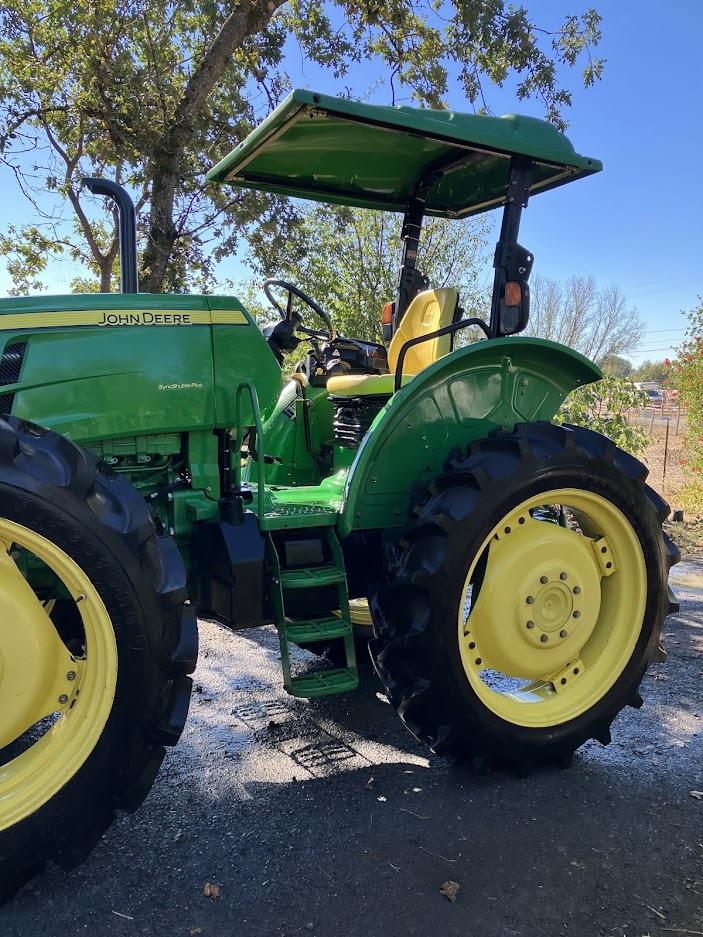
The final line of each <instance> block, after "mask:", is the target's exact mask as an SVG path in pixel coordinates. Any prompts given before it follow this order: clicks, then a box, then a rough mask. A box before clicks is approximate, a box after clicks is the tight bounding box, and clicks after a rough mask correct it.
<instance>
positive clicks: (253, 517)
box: [0, 91, 678, 894]
mask: <svg viewBox="0 0 703 937" xmlns="http://www.w3.org/2000/svg"><path fill="white" fill-rule="evenodd" d="M600 169H601V165H600V163H599V162H598V161H597V160H595V159H589V158H586V157H583V156H579V155H578V154H577V153H576V152H575V151H574V148H573V147H572V145H571V143H570V142H569V140H568V139H567V138H566V137H565V136H564V135H562V134H561V133H559V132H558V131H557V130H556V129H555V128H554V127H552V126H550V125H549V124H547V123H545V122H542V121H540V120H535V119H532V118H528V117H518V116H508V117H502V118H494V117H488V116H476V115H468V114H461V113H450V112H445V111H433V110H419V109H413V108H408V107H392V108H391V107H379V106H372V105H367V104H359V103H355V102H352V101H348V100H342V99H337V98H333V97H327V96H325V95H321V94H314V93H312V92H309V91H295V92H293V93H292V94H291V95H290V96H289V97H288V98H287V99H286V100H285V101H284V102H283V103H282V104H281V105H280V106H279V107H278V108H276V110H275V111H274V112H273V113H272V114H271V115H270V116H269V117H268V118H267V119H266V120H265V121H264V122H263V123H262V124H261V125H260V126H259V127H257V128H256V130H254V131H253V132H252V133H251V135H250V136H249V137H248V138H247V139H246V140H245V141H244V142H243V143H241V144H240V145H239V146H238V147H237V148H236V149H235V150H234V151H233V152H232V153H230V154H229V155H228V156H227V157H225V159H223V160H222V161H221V162H220V163H219V164H218V165H217V166H215V167H214V168H213V169H212V170H211V172H210V174H209V178H210V180H211V182H212V183H213V184H216V183H219V184H230V185H234V186H243V187H248V188H253V189H259V190H263V191H266V192H272V193H278V194H282V195H287V196H294V197H297V198H308V199H316V200H318V201H325V202H328V203H331V204H335V205H351V206H361V207H367V208H376V209H382V210H387V211H392V212H401V213H403V216H404V221H403V229H402V234H403V250H402V257H401V263H400V276H399V284H398V291H397V294H396V296H395V299H394V301H393V302H392V303H387V304H386V305H385V306H384V307H383V311H382V315H383V330H384V339H385V340H386V345H385V346H384V345H380V344H373V343H369V342H366V341H360V340H357V339H355V338H353V337H347V336H342V335H340V334H338V333H337V330H336V329H335V324H334V322H333V321H331V319H330V316H329V315H328V314H327V313H326V311H325V308H324V297H316V298H315V299H313V298H311V297H309V296H307V295H306V293H305V292H304V291H303V290H302V289H300V288H299V286H298V285H296V284H291V283H287V282H282V281H280V280H270V281H267V283H266V290H267V293H268V294H269V296H270V297H271V299H272V303H273V307H274V309H275V311H276V316H275V322H274V323H273V324H272V325H270V326H266V327H265V328H263V330H260V329H259V328H258V327H257V325H256V323H255V322H254V320H253V318H252V316H251V315H250V314H249V313H248V312H247V310H246V309H245V308H244V307H243V306H242V305H241V304H240V303H239V302H238V301H237V300H236V299H234V298H231V297H227V296H186V295H170V296H167V295H149V294H144V293H139V292H138V284H137V263H136V249H135V229H134V210H133V207H132V205H131V202H130V201H129V198H128V196H127V195H126V193H125V192H124V191H123V190H122V189H120V187H119V186H116V185H115V184H114V183H110V182H106V181H104V180H96V179H88V180H86V184H87V185H88V186H89V187H90V188H91V189H92V191H94V192H96V193H98V194H105V195H107V196H109V197H111V198H112V199H113V200H115V201H116V203H117V205H118V208H119V212H120V241H121V285H122V291H121V293H119V294H111V295H98V294H84V295H76V296H62V297H60V296H59V297H57V296H44V297H27V298H18V299H7V300H2V301H0V412H2V413H4V414H6V416H5V417H4V418H3V419H2V420H0V890H3V891H4V892H5V894H7V893H10V892H11V891H12V890H13V889H15V888H17V887H18V885H19V884H21V883H22V882H23V881H25V880H26V879H27V878H28V877H29V876H30V875H31V874H32V873H33V872H35V871H37V870H38V869H41V868H42V867H43V865H44V864H45V863H46V862H47V861H55V862H58V863H59V864H60V865H62V866H64V867H71V866H73V865H75V864H76V863H78V862H80V861H81V860H82V859H83V858H84V857H85V856H86V855H87V854H88V852H89V851H90V849H91V848H92V846H93V845H94V844H95V843H96V842H97V840H98V839H99V837H100V836H101V834H102V833H103V832H104V831H105V829H106V828H107V827H108V826H109V824H110V823H111V821H112V819H113V817H114V815H115V811H116V810H118V809H134V808H135V807H136V806H137V805H139V804H140V803H141V801H142V800H143V799H144V797H145V796H146V794H147V792H148V791H149V789H150V787H151V786H152V784H153V782H154V779H155V777H156V774H157V772H158V770H159V766H160V764H161V761H162V759H163V756H164V751H165V748H164V746H168V745H174V744H175V743H176V742H177V741H178V738H179V736H180V734H181V732H182V730H183V726H184V723H185V721H186V716H187V712H188V704H189V699H190V693H191V679H190V677H189V674H191V673H192V671H193V669H194V668H195V665H196V658H197V647H198V640H197V617H198V615H200V616H204V617H208V618H212V619H216V620H217V621H219V622H221V623H222V624H224V625H226V626H228V627H229V628H231V629H233V630H235V631H236V630H239V629H243V628H253V627H258V626H261V625H269V624H273V625H275V626H276V628H277V629H278V635H279V637H280V649H281V664H282V671H283V683H284V686H285V688H286V690H287V691H288V692H289V693H291V694H292V695H293V696H296V697H302V698H314V697H320V696H326V695H330V694H336V693H345V692H348V691H352V690H354V689H355V688H356V687H357V686H358V671H357V660H356V652H357V648H358V647H359V645H360V644H361V643H366V644H367V645H368V649H369V651H370V655H371V658H372V660H373V664H374V667H375V669H376V671H377V673H378V676H379V678H380V680H381V682H382V684H383V687H384V690H385V692H386V694H387V696H388V698H389V699H390V701H391V703H392V704H393V706H394V707H395V708H396V710H397V711H398V714H399V716H400V718H401V719H402V721H403V722H404V723H405V725H406V726H407V728H408V729H409V730H410V731H411V732H412V733H413V735H414V736H416V738H418V739H420V740H421V741H422V742H424V743H425V744H426V745H427V746H428V747H429V748H430V749H432V750H433V751H434V752H437V753H440V754H452V755H457V756H460V757H462V758H465V759H468V761H470V762H471V761H475V762H485V763H489V764H496V765H506V766H512V767H513V768H515V769H517V770H521V771H522V770H525V769H529V768H530V767H533V766H538V765H545V764H546V765H552V764H554V765H564V764H566V763H568V761H569V760H570V758H571V756H572V754H573V752H574V751H575V750H576V749H577V748H578V747H579V746H580V745H582V744H583V743H584V742H586V741H587V740H588V739H597V740H598V741H600V742H602V743H603V744H607V742H608V741H609V740H610V726H611V723H612V721H613V719H614V718H615V717H616V716H617V714H618V713H619V712H620V710H621V709H623V707H625V706H633V707H639V706H640V705H641V704H642V700H641V697H640V695H639V686H640V682H641V680H642V677H643V675H644V672H645V670H646V669H647V666H648V665H649V664H650V662H652V661H653V660H656V659H658V654H660V650H659V637H660V631H661V626H662V622H663V621H664V618H665V617H666V615H667V614H669V612H670V611H672V609H673V608H674V603H673V601H672V599H673V596H672V595H671V594H670V593H669V591H668V585H667V580H668V571H669V568H670V567H671V565H672V564H673V563H675V562H676V561H677V559H678V555H677V551H676V548H675V547H674V546H673V545H672V543H671V542H670V540H669V539H668V538H667V536H666V535H665V534H664V533H663V532H662V522H663V520H664V519H665V518H666V517H667V514H668V512H669V508H668V506H667V505H666V503H665V502H664V501H663V500H662V499H661V498H660V497H659V496H658V495H657V494H656V493H655V492H654V491H652V489H651V488H649V487H648V486H647V485H646V484H645V477H646V475H647V471H646V469H645V467H644V466H643V465H642V464H641V463H640V462H638V461H637V460H636V459H634V458H633V457H632V456H630V455H628V454H627V453H626V452H623V451H622V450H620V449H618V448H617V447H616V446H615V445H614V444H613V443H612V442H611V441H610V440H609V439H607V438H605V437H603V436H601V435H599V434H597V433H594V432H591V431H590V430H588V429H583V428H580V427H574V426H567V425H558V424H557V423H555V422H552V421H553V418H554V416H555V414H556V413H557V411H558V409H559V407H560V405H561V403H562V401H563V400H564V398H565V397H566V396H567V394H568V393H569V392H570V391H571V390H573V389H574V388H576V387H578V386H579V385H583V384H586V383H588V382H591V381H597V380H598V379H599V378H600V376H601V373H600V371H599V369H598V367H597V366H596V365H595V364H593V363H591V362H590V361H588V360H587V359H586V358H584V357H583V356H581V355H580V354H578V353H576V352H575V351H572V350H571V349H569V348H565V347H562V346H560V345H557V344H555V343H553V342H548V341H541V340H537V339H534V338H526V337H520V336H519V334H518V333H520V332H521V331H523V330H524V328H525V326H526V325H527V321H528V313H529V288H528V279H529V276H530V270H531V267H532V263H533V257H532V255H531V253H530V252H529V251H528V250H526V249H525V248H523V247H522V246H520V244H519V243H518V229H519V224H520V218H521V214H522V211H523V209H524V208H525V206H526V205H527V202H528V198H529V197H530V196H531V195H535V194H537V193H539V192H542V191H546V190H547V189H551V188H554V187H556V186H559V185H562V184H563V183H566V182H570V181H572V180H575V179H579V178H581V177H582V176H587V175H590V174H591V173H594V172H597V171H599V170H600ZM498 206H503V218H502V226H501V230H500V236H499V240H498V243H497V247H496V253H495V261H494V267H495V279H494V287H493V294H492V300H491V311H490V319H489V321H487V322H486V321H482V320H479V319H476V318H471V317H466V316H465V315H464V312H463V310H462V307H461V297H460V296H459V295H458V294H457V290H455V289H452V288H449V287H446V288H442V289H432V288H431V285H430V284H429V283H428V282H427V279H426V278H425V277H424V276H423V275H422V273H421V272H420V270H419V269H418V268H417V266H416V256H417V251H418V239H419V236H420V231H421V225H422V222H423V218H424V217H425V216H426V215H433V216H438V217H443V218H463V217H466V216H470V215H473V214H476V213H479V212H484V211H488V210H490V209H493V208H496V207H498ZM303 285H304V284H303ZM284 297H285V300H284ZM387 298H388V297H379V315H380V314H381V309H380V306H381V302H382V301H383V299H387ZM318 301H319V303H320V304H318ZM301 304H302V305H301ZM302 308H304V310H305V313H304V314H303V312H301V309H302ZM470 327H473V328H474V329H479V330H480V331H481V332H483V333H484V334H485V339H483V340H480V341H474V342H472V343H470V344H463V345H461V344H460V342H459V338H460V336H461V335H462V333H463V335H466V334H467V332H466V331H465V330H466V329H468V328H470ZM301 344H302V348H301ZM296 350H298V353H299V354H300V356H301V358H300V361H299V363H298V365H297V367H296V370H295V373H294V374H293V376H292V378H291V379H289V380H288V379H284V377H283V368H282V364H283V359H284V355H286V354H289V353H292V352H295V351H296ZM189 597H190V598H189ZM371 621H372V627H373V631H372V633H371V629H370V628H369V627H367V626H368V624H369V623H370V622H371ZM291 645H302V646H304V647H307V648H311V649H315V648H318V649H322V648H326V649H328V653H327V654H326V655H322V656H320V657H319V658H317V659H316V660H317V661H318V662H319V666H308V667H307V669H303V670H302V672H301V671H300V669H299V666H300V665H298V669H296V666H295V663H294V662H295V659H296V656H294V658H293V661H292V658H291V655H290V653H289V652H290V646H291ZM297 659H298V660H299V661H300V660H301V656H300V655H297ZM305 659H306V660H308V658H305ZM235 666H236V664H235Z"/></svg>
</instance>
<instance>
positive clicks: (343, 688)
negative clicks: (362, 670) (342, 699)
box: [288, 667, 359, 699]
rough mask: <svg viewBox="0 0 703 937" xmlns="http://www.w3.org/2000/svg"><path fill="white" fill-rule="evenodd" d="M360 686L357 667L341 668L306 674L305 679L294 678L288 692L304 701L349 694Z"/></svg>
mask: <svg viewBox="0 0 703 937" xmlns="http://www.w3.org/2000/svg"><path fill="white" fill-rule="evenodd" d="M358 686H359V672H358V670H357V669H356V667H353V668H352V667H340V668H336V669H334V670H321V671H320V672H319V673H314V674H306V675H305V676H304V677H293V678H292V680H291V685H290V689H289V690H288V692H289V693H290V694H291V696H297V697H300V698H302V699H314V698H315V697H318V696H332V695H333V694H334V693H347V692H349V691H350V690H355V689H356V688H357V687H358Z"/></svg>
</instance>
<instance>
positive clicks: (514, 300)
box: [505, 282, 522, 306]
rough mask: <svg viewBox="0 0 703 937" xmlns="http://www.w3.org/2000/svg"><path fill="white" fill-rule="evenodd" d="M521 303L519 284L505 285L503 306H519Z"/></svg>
mask: <svg viewBox="0 0 703 937" xmlns="http://www.w3.org/2000/svg"><path fill="white" fill-rule="evenodd" d="M521 302H522V287H521V286H520V284H519V283H515V282H510V283H506V284H505V305H506V306H519V305H520V303H521Z"/></svg>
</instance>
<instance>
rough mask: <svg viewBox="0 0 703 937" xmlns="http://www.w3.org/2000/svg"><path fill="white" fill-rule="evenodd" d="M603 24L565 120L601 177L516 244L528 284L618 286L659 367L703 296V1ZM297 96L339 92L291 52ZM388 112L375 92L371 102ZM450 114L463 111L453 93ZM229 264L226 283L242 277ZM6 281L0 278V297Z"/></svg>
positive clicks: (0, 221)
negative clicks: (596, 73) (597, 77)
mask: <svg viewBox="0 0 703 937" xmlns="http://www.w3.org/2000/svg"><path fill="white" fill-rule="evenodd" d="M590 3H591V4H592V5H594V6H596V7H597V8H598V9H599V10H600V11H601V12H602V13H603V17H604V19H603V25H602V28H603V41H602V43H601V46H600V48H599V49H598V54H599V55H601V56H603V57H604V58H606V59H607V64H606V68H605V73H604V77H603V80H602V81H601V82H600V83H599V84H598V85H596V86H595V88H591V89H589V90H588V91H585V90H583V89H581V88H580V87H579V82H578V78H577V76H576V75H572V76H566V77H567V80H568V82H569V84H570V86H571V87H572V88H573V89H574V105H573V107H572V108H571V111H570V112H569V113H568V115H567V117H568V120H569V123H570V127H569V131H568V134H569V136H570V137H571V139H572V141H573V143H574V145H575V147H576V149H577V150H578V151H579V152H581V153H584V154H586V155H589V156H596V157H598V158H599V159H601V160H602V161H603V163H604V166H605V168H604V171H603V172H602V173H600V174H599V175H596V176H591V177H590V178H588V179H585V180H582V181H580V182H577V183H575V184H573V185H570V186H565V187H563V188H560V189H558V190H556V191H554V192H549V193H546V194H544V195H542V196H539V197H538V198H535V199H534V200H533V201H532V202H531V204H530V206H529V208H528V210H527V213H526V215H525V219H524V222H523V227H522V232H521V241H522V243H523V244H525V246H527V247H529V248H530V250H531V251H533V252H534V254H535V258H536V259H535V267H534V272H535V273H542V274H544V275H546V276H550V277H553V278H556V279H565V278H566V277H568V276H571V275H573V274H592V275H593V276H594V277H595V278H596V280H597V281H598V283H599V284H601V285H608V284H611V283H615V284H617V285H618V286H620V288H621V289H622V291H623V292H624V293H625V295H626V296H627V297H628V299H629V300H630V302H631V303H632V304H633V305H635V306H637V307H638V309H639V310H640V312H641V314H642V317H643V319H644V321H645V330H644V332H643V335H642V339H641V343H640V348H639V350H638V353H637V354H636V355H633V356H632V357H633V359H634V360H641V359H643V358H647V357H653V358H661V357H664V356H665V355H666V354H667V353H668V352H670V351H671V349H672V348H673V347H674V346H675V345H676V343H677V342H678V340H679V339H680V338H681V336H682V334H683V329H684V325H685V319H684V317H683V315H682V314H681V311H682V310H684V309H689V308H691V307H692V306H693V305H694V304H695V303H696V299H697V296H698V295H700V294H703V286H702V285H701V281H702V279H703V262H702V256H701V255H702V252H703V237H702V232H701V226H702V224H703V184H701V178H700V177H701V160H702V158H703V120H702V119H701V114H702V101H703V79H702V78H701V70H700V62H701V54H700V36H701V32H703V0H677V2H676V3H670V4H663V3H656V4H655V3H651V2H650V3H646V2H645V3H643V2H642V0H639V2H637V0H590ZM588 5H589V2H588V0H586V2H585V3H583V5H581V4H580V2H579V0H567V2H564V0H561V2H556V0H531V2H530V3H528V7H529V8H530V10H531V11H533V15H534V16H535V18H536V19H538V21H539V22H540V24H544V25H556V24H557V23H558V22H559V21H560V20H561V18H562V17H563V14H564V12H581V10H582V9H583V8H584V7H585V6H588ZM292 51H293V54H292V55H291V56H290V62H291V63H292V65H293V68H294V69H295V70H294V71H291V73H290V78H291V81H292V83H293V84H294V85H298V86H308V87H313V88H315V90H319V91H323V92H329V93H335V91H338V90H339V84H338V83H336V82H335V80H334V79H333V78H332V77H331V76H330V75H328V74H326V73H325V72H324V71H322V70H321V69H317V68H313V67H311V66H309V65H308V66H305V67H303V68H301V67H300V56H299V54H298V52H297V50H292ZM377 77H378V75H377V73H376V72H375V71H374V70H373V68H372V67H371V66H370V65H365V66H363V67H362V66H360V67H358V68H357V69H355V71H353V72H352V73H351V74H350V75H349V76H347V77H346V78H345V79H344V82H343V83H344V85H349V86H351V87H352V88H354V89H356V90H358V92H359V93H365V92H366V91H367V89H368V88H369V87H370V86H372V85H373V84H374V82H375V80H376V79H377ZM370 100H374V101H378V103H389V99H388V90H387V88H382V89H380V90H379V91H377V92H376V93H375V94H374V96H373V97H372V98H371V99H370ZM488 103H489V104H490V106H491V108H492V110H493V111H494V112H495V113H497V114H501V113H507V112H510V111H518V112H521V113H527V114H533V115H535V116H538V117H541V116H543V113H542V109H541V107H540V105H539V103H538V102H518V101H516V99H515V96H514V90H513V88H512V87H505V88H503V89H498V88H492V89H490V93H489V95H488ZM448 104H449V106H450V107H451V108H453V109H456V110H469V109H470V108H469V107H468V106H467V102H466V101H465V99H464V97H463V95H462V92H461V89H460V87H459V86H458V85H456V84H455V85H454V86H453V87H450V92H449V95H448ZM0 186H1V191H2V208H1V209H0V229H4V228H5V227H6V225H7V224H9V223H10V222H15V223H17V222H22V221H29V220H31V213H30V211H29V209H28V206H27V204H26V203H24V202H23V201H22V199H21V197H20V196H19V194H18V192H17V190H16V188H15V186H14V183H13V179H12V177H11V175H10V174H9V172H8V171H7V170H4V169H0ZM239 269H240V268H239V265H238V264H237V263H236V262H232V263H230V264H226V265H225V266H224V268H223V270H222V273H223V275H229V276H231V275H233V274H234V275H235V276H236V275H237V273H238V271H239ZM73 274H74V271H72V270H70V268H69V266H68V264H63V265H62V266H61V268H57V267H56V266H54V267H53V268H52V282H51V292H65V291H66V286H67V282H68V280H69V279H70V277H71V276H72V275H73ZM8 285H9V281H8V278H7V276H6V274H5V272H4V270H1V269H0V294H2V293H4V292H5V291H6V290H7V287H8Z"/></svg>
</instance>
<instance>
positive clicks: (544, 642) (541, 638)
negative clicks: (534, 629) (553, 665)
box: [540, 634, 549, 644]
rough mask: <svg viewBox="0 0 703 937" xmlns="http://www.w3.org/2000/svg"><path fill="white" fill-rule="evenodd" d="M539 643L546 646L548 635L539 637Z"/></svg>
mask: <svg viewBox="0 0 703 937" xmlns="http://www.w3.org/2000/svg"><path fill="white" fill-rule="evenodd" d="M540 641H541V642H542V644H546V643H547V641H549V635H548V634H543V635H540Z"/></svg>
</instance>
